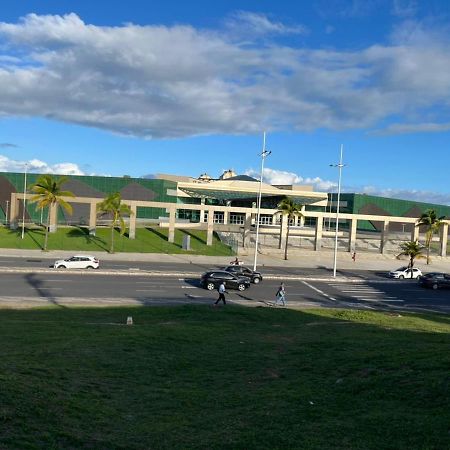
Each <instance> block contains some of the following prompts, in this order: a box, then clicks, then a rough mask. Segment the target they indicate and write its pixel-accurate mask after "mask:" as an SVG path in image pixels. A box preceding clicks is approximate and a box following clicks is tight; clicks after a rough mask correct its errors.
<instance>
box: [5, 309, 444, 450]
mask: <svg viewBox="0 0 450 450" xmlns="http://www.w3.org/2000/svg"><path fill="white" fill-rule="evenodd" d="M0 315H1V317H0V319H1V324H2V326H1V328H0V349H1V350H0V352H1V357H0V377H1V400H0V402H1V403H0V448H8V449H28V448H30V449H31V448H95V449H115V448H129V449H143V448H146V449H147V448H152V449H246V450H249V449H294V448H295V449H320V450H327V449H333V450H334V449H346V450H348V449H364V450H367V449H376V450H379V449H395V450H401V449H408V450H410V449H444V448H449V447H448V444H449V442H450V441H449V439H450V435H449V424H450V411H449V408H448V405H449V402H450V394H449V386H450V379H449V373H450V372H449V368H450V352H449V348H450V334H449V332H450V320H449V318H448V317H446V316H431V315H430V316H419V315H417V316H416V315H407V316H402V317H398V316H396V315H389V314H384V313H375V312H361V311H342V310H341V311H334V310H320V311H318V310H308V311H304V312H300V311H289V310H273V309H268V308H252V309H247V308H240V307H228V306H227V307H226V308H217V309H214V308H210V307H194V306H192V307H191V306H185V307H177V308H123V309H88V310H86V309H71V310H69V309H56V308H55V309H46V310H29V311H7V310H3V311H0ZM128 315H132V316H133V318H134V322H135V325H133V326H126V325H123V324H124V323H125V321H126V317H127V316H128Z"/></svg>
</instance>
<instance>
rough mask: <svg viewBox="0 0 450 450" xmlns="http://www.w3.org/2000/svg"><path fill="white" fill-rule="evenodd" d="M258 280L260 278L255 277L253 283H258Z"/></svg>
mask: <svg viewBox="0 0 450 450" xmlns="http://www.w3.org/2000/svg"><path fill="white" fill-rule="evenodd" d="M260 281H261V278H258V277H256V278H255V279H254V280H253V283H255V284H258V283H259V282H260Z"/></svg>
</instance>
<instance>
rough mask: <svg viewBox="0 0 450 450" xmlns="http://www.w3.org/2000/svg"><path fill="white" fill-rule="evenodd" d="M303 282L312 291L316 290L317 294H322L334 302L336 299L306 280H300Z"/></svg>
mask: <svg viewBox="0 0 450 450" xmlns="http://www.w3.org/2000/svg"><path fill="white" fill-rule="evenodd" d="M302 283H303V284H305V285H306V286H308V287H309V288H311V289H312V290H313V291H316V292H318V293H319V294H321V295H323V296H324V297H326V298H328V299H330V300H333V301H334V302H336V301H337V300H336V299H335V298H333V297H331V296H330V295H328V294H326V293H325V292H323V291H321V290H320V289H317V288H316V287H314V286H312V285H311V284H309V283H307V282H306V281H302Z"/></svg>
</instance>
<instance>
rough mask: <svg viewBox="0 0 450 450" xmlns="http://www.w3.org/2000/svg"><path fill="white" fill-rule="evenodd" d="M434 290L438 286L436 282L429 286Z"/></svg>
mask: <svg viewBox="0 0 450 450" xmlns="http://www.w3.org/2000/svg"><path fill="white" fill-rule="evenodd" d="M431 287H432V288H433V289H434V290H436V289H437V288H438V287H439V286H438V285H437V283H434V284H433V286H431Z"/></svg>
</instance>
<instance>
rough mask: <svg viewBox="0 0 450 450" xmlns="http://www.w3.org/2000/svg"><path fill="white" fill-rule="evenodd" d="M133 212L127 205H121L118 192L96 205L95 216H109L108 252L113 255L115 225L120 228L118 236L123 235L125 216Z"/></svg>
mask: <svg viewBox="0 0 450 450" xmlns="http://www.w3.org/2000/svg"><path fill="white" fill-rule="evenodd" d="M132 213H133V212H132V211H131V208H130V207H129V206H128V205H125V204H124V203H122V198H121V195H120V192H115V193H113V194H110V195H108V196H107V197H106V198H105V199H104V200H103V201H102V202H101V203H99V204H98V205H97V214H100V215H107V214H109V215H111V216H112V220H111V242H110V248H109V252H110V253H114V230H115V228H116V226H117V225H119V227H120V234H121V235H123V234H124V233H125V230H126V225H125V220H124V217H125V216H131V214H132Z"/></svg>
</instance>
